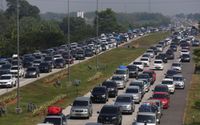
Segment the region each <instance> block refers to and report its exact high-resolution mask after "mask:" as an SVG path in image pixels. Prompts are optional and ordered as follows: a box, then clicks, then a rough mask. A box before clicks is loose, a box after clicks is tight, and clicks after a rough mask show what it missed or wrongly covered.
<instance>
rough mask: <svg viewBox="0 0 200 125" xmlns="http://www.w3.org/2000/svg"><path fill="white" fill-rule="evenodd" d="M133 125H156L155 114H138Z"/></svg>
mask: <svg viewBox="0 0 200 125" xmlns="http://www.w3.org/2000/svg"><path fill="white" fill-rule="evenodd" d="M134 125H158V119H157V117H156V114H155V113H149V112H139V113H138V114H137V118H136V120H135V124H134Z"/></svg>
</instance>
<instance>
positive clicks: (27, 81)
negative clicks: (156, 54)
mask: <svg viewBox="0 0 200 125" xmlns="http://www.w3.org/2000/svg"><path fill="white" fill-rule="evenodd" d="M144 36H147V35H144ZM144 36H139V37H135V38H133V39H131V40H129V41H128V42H125V43H123V44H121V45H120V46H124V45H125V44H128V43H131V42H133V41H135V40H137V39H140V38H141V37H144ZM112 49H113V48H111V49H109V50H107V51H110V50H112ZM107 51H104V52H101V53H99V54H98V55H100V54H103V53H105V52H107ZM94 57H95V56H92V57H87V58H86V59H85V60H76V61H74V63H73V64H70V66H73V65H76V64H78V63H81V62H84V61H86V60H88V59H91V58H94ZM67 68H68V65H67V66H66V68H65V69H67ZM61 70H63V69H53V70H52V72H50V73H41V74H40V77H38V78H20V87H22V86H25V85H27V84H30V83H32V82H35V81H36V80H39V79H42V78H44V77H47V76H49V75H51V74H54V73H57V72H59V71H61ZM16 88H17V87H13V88H2V89H0V95H3V94H5V93H7V92H10V91H13V90H15V89H16Z"/></svg>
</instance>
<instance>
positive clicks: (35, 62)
mask: <svg viewBox="0 0 200 125" xmlns="http://www.w3.org/2000/svg"><path fill="white" fill-rule="evenodd" d="M33 63H41V61H34V62H33Z"/></svg>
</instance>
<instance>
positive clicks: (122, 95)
mask: <svg viewBox="0 0 200 125" xmlns="http://www.w3.org/2000/svg"><path fill="white" fill-rule="evenodd" d="M117 97H131V98H132V97H133V96H132V95H129V94H121V95H118V96H117Z"/></svg>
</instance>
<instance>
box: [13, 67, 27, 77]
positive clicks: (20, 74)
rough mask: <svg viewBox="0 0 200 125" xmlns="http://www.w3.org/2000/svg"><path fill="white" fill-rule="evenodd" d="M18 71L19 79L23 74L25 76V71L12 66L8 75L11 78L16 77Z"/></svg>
mask: <svg viewBox="0 0 200 125" xmlns="http://www.w3.org/2000/svg"><path fill="white" fill-rule="evenodd" d="M18 69H19V77H23V76H24V74H25V71H24V69H23V67H22V66H19V68H18V66H12V68H11V69H10V73H11V74H12V75H13V76H15V77H17V76H18Z"/></svg>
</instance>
